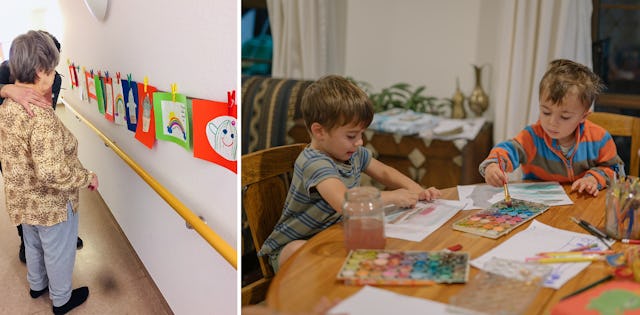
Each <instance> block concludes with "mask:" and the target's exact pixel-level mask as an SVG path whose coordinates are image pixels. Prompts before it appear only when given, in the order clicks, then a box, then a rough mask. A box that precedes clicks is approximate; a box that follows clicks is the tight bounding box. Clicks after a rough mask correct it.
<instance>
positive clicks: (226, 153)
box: [206, 116, 238, 161]
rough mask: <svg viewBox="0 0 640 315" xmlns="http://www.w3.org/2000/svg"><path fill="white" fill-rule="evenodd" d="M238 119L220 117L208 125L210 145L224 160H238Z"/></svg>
mask: <svg viewBox="0 0 640 315" xmlns="http://www.w3.org/2000/svg"><path fill="white" fill-rule="evenodd" d="M236 124H237V122H236V119H235V118H233V117H231V116H219V117H216V118H214V119H213V120H211V121H209V122H208V123H207V128H206V133H207V140H209V144H210V145H211V147H212V148H213V149H214V150H215V151H216V153H218V154H220V155H221V156H222V157H223V158H225V159H227V160H229V161H235V160H236V151H237V147H238V138H237V136H238V134H237V128H236Z"/></svg>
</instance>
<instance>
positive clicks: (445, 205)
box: [384, 199, 465, 242]
mask: <svg viewBox="0 0 640 315" xmlns="http://www.w3.org/2000/svg"><path fill="white" fill-rule="evenodd" d="M464 206H465V205H464V204H463V203H461V202H459V201H457V200H443V199H437V200H434V201H432V202H418V204H416V206H415V207H414V208H413V209H409V210H406V211H404V212H401V213H400V214H397V215H394V216H392V217H387V222H386V223H385V226H384V228H385V235H386V237H393V238H399V239H404V240H408V241H414V242H420V241H422V240H423V239H424V238H425V237H427V236H428V235H429V234H431V233H433V232H434V231H435V230H437V229H438V228H439V227H440V226H442V225H443V224H444V223H445V222H447V221H448V220H449V219H451V217H453V216H454V215H455V214H456V213H458V211H459V210H460V209H462V208H464Z"/></svg>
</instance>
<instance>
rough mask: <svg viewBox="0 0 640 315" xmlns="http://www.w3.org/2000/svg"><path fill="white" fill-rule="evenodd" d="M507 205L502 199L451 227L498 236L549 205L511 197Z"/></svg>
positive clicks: (529, 218) (531, 217) (493, 236)
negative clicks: (510, 203)
mask: <svg viewBox="0 0 640 315" xmlns="http://www.w3.org/2000/svg"><path fill="white" fill-rule="evenodd" d="M511 201H512V205H511V206H507V204H506V203H505V201H504V200H502V201H498V202H496V203H494V204H492V205H491V206H490V207H489V208H487V209H485V210H480V211H479V212H476V213H474V214H471V215H469V216H467V217H465V218H463V219H460V220H459V221H457V222H455V223H454V224H453V229H454V230H458V231H463V232H468V233H473V234H477V235H480V236H484V237H488V238H494V239H495V238H498V237H500V236H502V235H505V234H507V233H509V232H511V231H512V230H513V229H515V228H517V227H518V226H520V225H522V224H524V223H525V222H527V221H529V220H531V219H533V218H534V217H536V216H537V215H539V214H541V213H543V212H545V211H547V209H549V206H547V205H544V204H541V203H537V202H531V201H526V200H520V199H512V200H511Z"/></svg>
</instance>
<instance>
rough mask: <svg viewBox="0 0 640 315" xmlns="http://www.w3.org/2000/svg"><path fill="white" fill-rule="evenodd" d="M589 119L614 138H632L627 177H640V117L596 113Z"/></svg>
mask: <svg viewBox="0 0 640 315" xmlns="http://www.w3.org/2000/svg"><path fill="white" fill-rule="evenodd" d="M587 119H589V120H590V121H592V122H594V123H596V124H598V125H600V126H602V127H603V128H604V129H606V130H607V131H609V133H610V134H611V135H612V136H623V137H631V154H630V158H629V174H627V175H632V176H638V175H639V173H640V156H638V150H640V117H634V116H626V115H620V114H613V113H603V112H594V113H591V114H590V115H589V116H588V117H587Z"/></svg>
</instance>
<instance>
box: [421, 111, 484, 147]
mask: <svg viewBox="0 0 640 315" xmlns="http://www.w3.org/2000/svg"><path fill="white" fill-rule="evenodd" d="M485 122H486V119H485V118H482V117H478V118H468V119H447V118H445V119H441V120H440V121H439V123H441V124H461V125H462V132H459V133H456V134H452V135H436V134H435V133H434V131H433V128H429V129H423V130H421V131H420V134H419V135H420V137H421V138H426V139H438V140H445V141H448V140H455V139H466V140H473V139H475V138H476V137H477V136H478V133H480V130H481V129H482V126H484V123H485Z"/></svg>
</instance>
